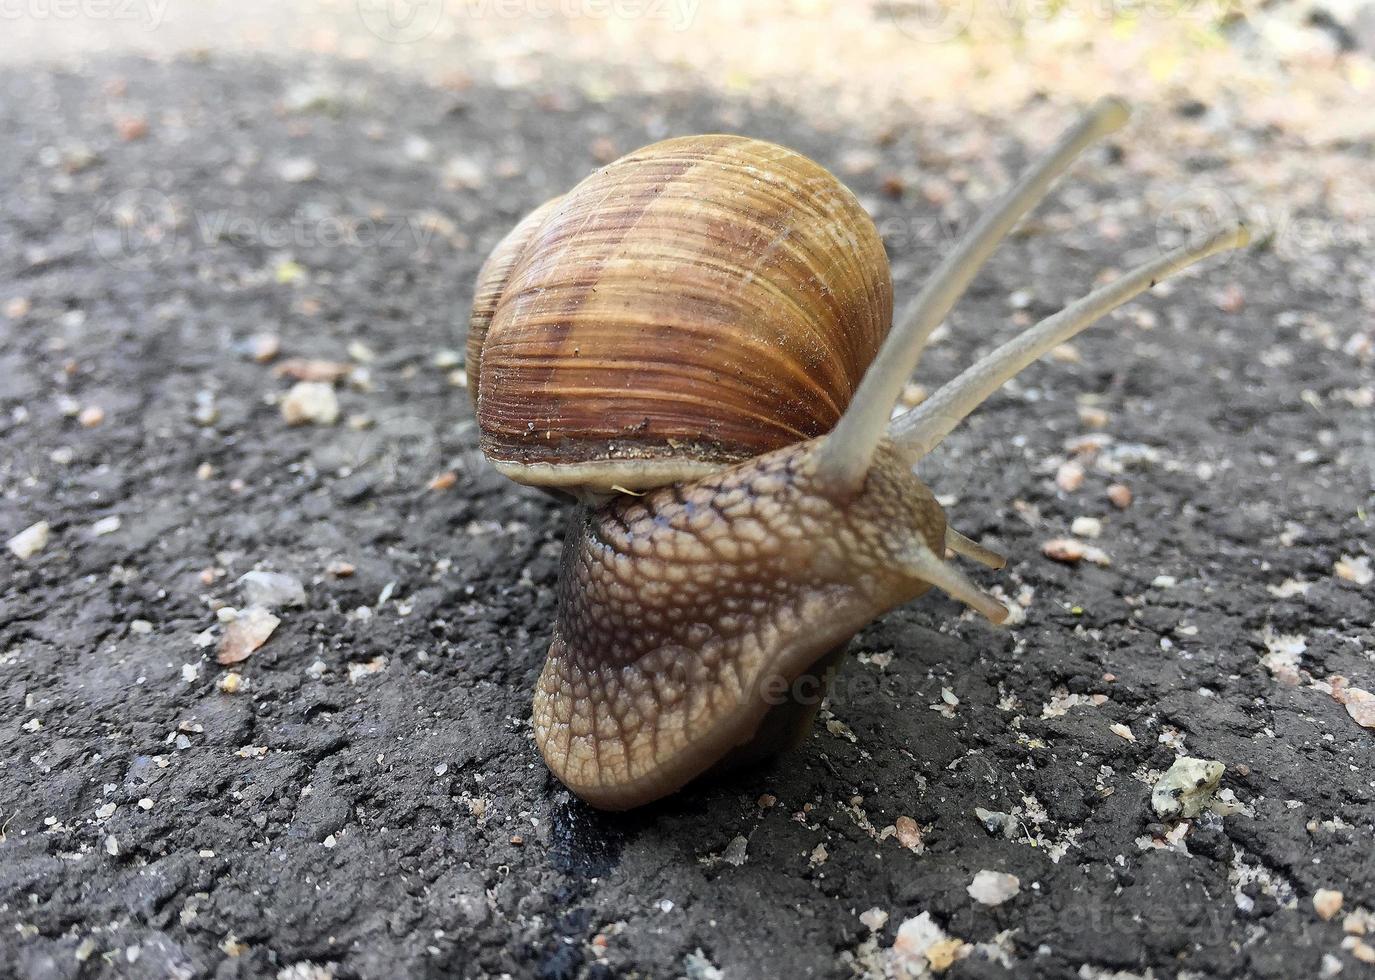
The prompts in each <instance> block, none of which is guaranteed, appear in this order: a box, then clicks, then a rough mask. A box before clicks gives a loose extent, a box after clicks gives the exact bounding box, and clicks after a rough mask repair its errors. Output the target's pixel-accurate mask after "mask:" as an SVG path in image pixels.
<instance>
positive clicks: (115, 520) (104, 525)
mask: <svg viewBox="0 0 1375 980" xmlns="http://www.w3.org/2000/svg"><path fill="white" fill-rule="evenodd" d="M120 523H121V521H120V519H119V517H118V516H115V515H111V516H110V517H102V518H101V519H100V520H98V521H96V522H95V523H94V524H92V525H91V536H92V537H96V538H99V537H104V536H105V535H107V534H114V533H115V532H116V531H118V530H119V525H120Z"/></svg>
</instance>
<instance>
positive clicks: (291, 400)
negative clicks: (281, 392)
mask: <svg viewBox="0 0 1375 980" xmlns="http://www.w3.org/2000/svg"><path fill="white" fill-rule="evenodd" d="M281 408H282V418H283V419H284V420H285V421H286V424H287V425H304V424H305V423H307V422H313V423H315V424H316V425H333V424H334V423H335V422H337V421H339V399H338V397H337V396H336V395H335V394H334V388H333V386H331V385H329V384H327V383H326V382H323V381H298V382H297V383H296V384H295V385H293V386H292V388H291V390H290V391H288V392H287V393H286V397H285V398H283V399H282V406H281Z"/></svg>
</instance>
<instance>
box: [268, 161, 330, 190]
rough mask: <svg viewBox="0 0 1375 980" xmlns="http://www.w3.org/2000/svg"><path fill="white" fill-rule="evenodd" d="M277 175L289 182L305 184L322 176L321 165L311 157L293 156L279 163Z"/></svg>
mask: <svg viewBox="0 0 1375 980" xmlns="http://www.w3.org/2000/svg"><path fill="white" fill-rule="evenodd" d="M277 176H278V177H280V178H281V179H282V180H284V181H286V182H287V183H288V184H303V183H305V182H306V181H308V180H314V179H315V178H316V177H318V176H320V166H319V164H317V163H316V162H315V161H314V160H312V159H310V158H309V157H291V158H288V159H286V160H283V161H282V162H281V163H279V164H278V165H277Z"/></svg>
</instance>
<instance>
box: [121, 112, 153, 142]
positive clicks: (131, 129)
mask: <svg viewBox="0 0 1375 980" xmlns="http://www.w3.org/2000/svg"><path fill="white" fill-rule="evenodd" d="M115 132H116V133H118V134H119V138H120V139H121V140H123V141H124V142H126V143H132V142H134V141H136V140H141V139H143V138H144V137H145V136H147V135H148V120H147V119H145V118H144V117H143V116H120V117H119V118H118V119H116V120H115Z"/></svg>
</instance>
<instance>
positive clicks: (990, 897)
mask: <svg viewBox="0 0 1375 980" xmlns="http://www.w3.org/2000/svg"><path fill="white" fill-rule="evenodd" d="M1021 890H1022V882H1021V880H1020V879H1019V878H1018V877H1017V876H1016V875H1010V874H1005V873H1003V872H1001V871H988V870H986V869H985V870H983V871H980V872H979V873H978V874H976V875H975V876H974V880H973V881H972V882H970V884H969V887H968V888H966V889H965V891H967V892H969V897H970V898H972V899H974V901H976V902H979V903H981V904H983V905H1002V904H1003V903H1004V902H1006V901H1007V900H1008V899H1010V898H1012V897H1013V896H1015V895H1016V894H1017V893H1018V892H1020V891H1021Z"/></svg>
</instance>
